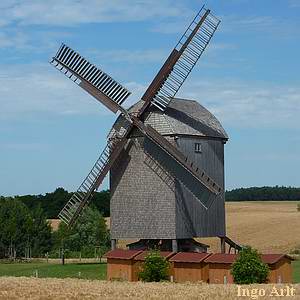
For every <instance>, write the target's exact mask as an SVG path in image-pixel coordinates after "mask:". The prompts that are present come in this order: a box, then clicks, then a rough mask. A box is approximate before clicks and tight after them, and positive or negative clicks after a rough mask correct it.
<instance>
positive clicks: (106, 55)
mask: <svg viewBox="0 0 300 300" xmlns="http://www.w3.org/2000/svg"><path fill="white" fill-rule="evenodd" d="M88 52H89V54H90V55H89V56H91V57H94V58H96V59H99V60H101V61H106V60H107V61H109V62H110V63H112V62H114V63H119V62H126V63H134V64H145V63H153V62H160V61H162V59H163V58H166V57H167V55H168V52H167V51H166V50H163V49H147V50H126V49H120V50H108V51H100V50H90V51H88Z"/></svg>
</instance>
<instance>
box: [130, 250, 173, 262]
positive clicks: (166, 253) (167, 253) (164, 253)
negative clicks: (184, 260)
mask: <svg viewBox="0 0 300 300" xmlns="http://www.w3.org/2000/svg"><path fill="white" fill-rule="evenodd" d="M148 254H149V251H143V252H142V253H140V254H139V255H137V256H136V257H135V258H134V260H141V261H144V260H145V258H146V256H147V255H148ZM159 254H160V256H162V257H165V258H166V259H168V258H170V257H171V256H172V255H174V254H175V253H174V252H170V251H160V252H159Z"/></svg>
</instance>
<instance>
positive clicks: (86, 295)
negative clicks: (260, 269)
mask: <svg viewBox="0 0 300 300" xmlns="http://www.w3.org/2000/svg"><path fill="white" fill-rule="evenodd" d="M273 287H274V285H250V286H247V288H249V289H254V288H259V289H263V290H265V293H266V296H265V297H258V299H277V298H278V299H300V285H299V284H298V285H294V286H293V287H294V288H295V290H296V291H295V295H296V296H294V297H270V296H269V295H270V292H271V290H272V288H273ZM280 288H285V285H276V289H278V291H279V289H280ZM237 295H238V288H237V286H236V285H225V286H224V285H208V284H199V283H198V284H188V283H187V284H178V283H177V284H176V283H141V282H109V281H94V280H79V279H53V278H50V279H40V278H24V277H21V278H15V277H3V278H1V280H0V299H1V300H2V299H3V300H4V299H5V300H7V299H8V300H11V299H16V300H17V299H31V300H35V299H59V300H60V299H72V300H75V299H130V300H131V299H134V300H135V299H175V300H177V299H207V300H208V299H214V300H224V299H226V300H227V299H251V298H250V297H237ZM252 299H255V298H252Z"/></svg>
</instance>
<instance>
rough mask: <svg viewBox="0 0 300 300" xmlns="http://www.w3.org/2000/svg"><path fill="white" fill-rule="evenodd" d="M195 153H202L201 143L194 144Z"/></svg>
mask: <svg viewBox="0 0 300 300" xmlns="http://www.w3.org/2000/svg"><path fill="white" fill-rule="evenodd" d="M195 152H196V153H201V152H202V147H201V143H195Z"/></svg>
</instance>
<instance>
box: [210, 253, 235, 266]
mask: <svg viewBox="0 0 300 300" xmlns="http://www.w3.org/2000/svg"><path fill="white" fill-rule="evenodd" d="M237 256H238V255H237V254H229V253H228V254H225V253H216V254H212V255H211V256H209V257H208V258H207V259H205V262H207V263H215V264H232V263H233V262H234V261H235V260H236V258H237Z"/></svg>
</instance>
